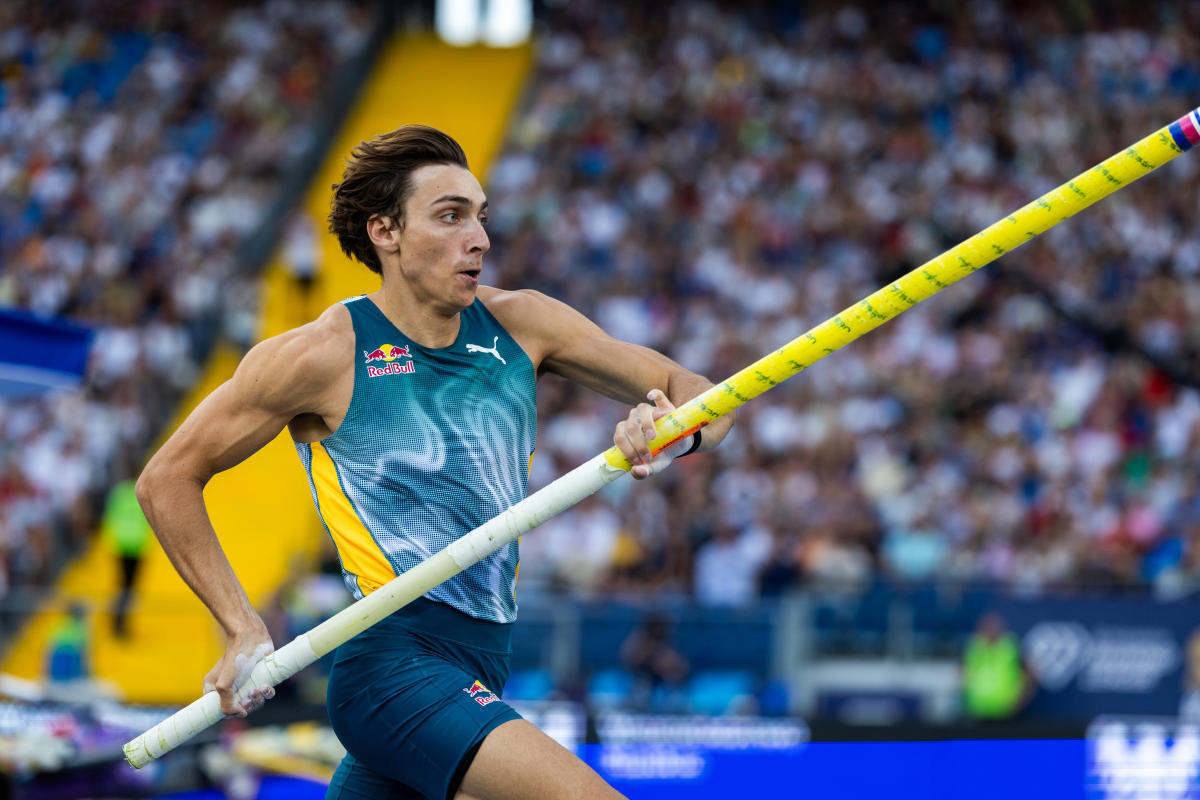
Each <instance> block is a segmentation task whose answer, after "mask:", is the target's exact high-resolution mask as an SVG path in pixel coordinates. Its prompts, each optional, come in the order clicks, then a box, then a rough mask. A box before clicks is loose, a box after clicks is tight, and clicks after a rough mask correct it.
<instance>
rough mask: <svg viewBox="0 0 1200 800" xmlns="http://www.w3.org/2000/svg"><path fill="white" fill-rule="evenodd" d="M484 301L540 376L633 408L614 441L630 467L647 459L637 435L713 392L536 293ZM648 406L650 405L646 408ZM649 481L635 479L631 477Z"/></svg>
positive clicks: (717, 428)
mask: <svg viewBox="0 0 1200 800" xmlns="http://www.w3.org/2000/svg"><path fill="white" fill-rule="evenodd" d="M481 297H482V298H483V299H484V301H485V302H486V303H487V304H488V308H489V309H490V310H491V311H492V313H493V314H495V315H496V317H497V318H498V319H499V320H500V321H501V322H502V323H503V324H504V326H505V327H506V328H507V329H508V330H509V331H510V332H512V334H513V335H514V337H516V338H517V341H518V343H519V344H520V345H521V347H522V348H524V349H525V351H526V353H528V354H529V355H530V358H532V359H533V362H534V366H535V367H536V368H537V369H538V372H539V373H541V372H542V371H547V372H553V373H555V374H558V375H561V376H562V377H564V378H567V379H568V380H571V381H574V382H576V383H580V384H582V385H584V386H587V387H589V388H591V389H593V390H595V391H597V392H599V393H600V394H603V395H605V396H606V397H611V398H613V399H614V400H619V401H621V402H624V403H629V404H630V405H632V406H635V408H634V411H633V413H631V414H630V418H629V419H628V420H626V421H624V422H622V423H621V424H619V425H618V426H617V431H616V433H615V434H614V437H613V440H614V443H615V444H616V445H617V446H618V447H620V448H621V450H622V452H624V453H625V455H626V457H629V458H630V461H631V462H633V463H635V464H638V463H646V462H648V460H649V455H650V448H649V445H648V444H647V442H646V437H645V436H641V435H636V431H637V429H638V428H641V429H642V430H643V431H646V430H649V431H651V432H652V431H653V427H654V420H656V419H658V418H659V417H661V416H663V415H664V414H665V413H667V412H669V411H670V410H672V409H673V408H674V407H675V406H676V405H681V404H683V403H685V402H687V401H688V400H691V399H692V398H693V397H695V396H696V395H698V394H700V393H702V392H704V391H705V390H707V389H708V388H710V387H711V386H712V385H713V384H712V382H711V381H709V380H708V379H707V378H705V377H703V376H701V375H697V374H696V373H694V372H692V371H690V370H688V369H685V368H684V367H682V366H681V365H679V364H678V363H676V362H675V361H672V360H671V359H670V358H667V357H666V356H665V355H663V354H662V353H659V352H657V351H655V350H651V349H650V348H648V347H642V346H641V345H636V344H631V343H630V342H623V341H621V340H619V339H614V338H613V337H612V336H609V335H608V334H607V333H605V332H604V330H603V329H602V328H600V326H599V325H597V324H596V323H594V322H592V321H591V320H589V319H588V318H587V317H585V316H583V315H582V314H580V313H579V312H578V311H576V310H575V309H573V308H571V307H570V306H568V305H566V304H565V303H561V302H559V301H557V300H553V299H551V298H550V297H547V296H546V295H544V294H541V293H540V292H534V291H529V290H526V291H520V292H498V291H496V290H491V292H489V293H487V294H486V295H485V294H484V293H483V292H482V291H481ZM655 389H657V390H660V391H661V392H662V393H663V395H664V396H663V397H662V398H661V399H656V398H654V397H650V394H651V392H652V391H653V390H655ZM647 399H650V400H652V401H653V402H654V406H650V405H649V404H647V403H646V400H647ZM732 425H733V415H732V414H727V415H726V416H724V417H722V418H720V419H718V420H716V421H715V422H713V423H712V424H711V425H709V426H708V427H706V428H705V429H704V435H703V437H702V442H701V445H700V450H702V451H703V450H711V449H712V448H714V447H716V446H717V445H718V444H720V442H721V440H722V439H724V438H725V435H726V434H727V433H728V432H729V429H730V427H731V426H732ZM651 435H652V433H651ZM631 456H632V457H631ZM634 457H636V458H637V460H636V461H635V460H634ZM646 474H649V473H648V472H645V471H638V470H635V472H634V475H635V477H645V475H646Z"/></svg>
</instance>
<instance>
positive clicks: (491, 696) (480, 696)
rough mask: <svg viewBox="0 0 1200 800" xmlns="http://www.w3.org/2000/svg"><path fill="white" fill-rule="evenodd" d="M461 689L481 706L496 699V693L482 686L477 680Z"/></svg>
mask: <svg viewBox="0 0 1200 800" xmlns="http://www.w3.org/2000/svg"><path fill="white" fill-rule="evenodd" d="M463 691H464V692H466V693H467V694H468V695H470V696H471V697H472V698H473V699H474V700H475V702H476V703H479V705H481V706H486V705H487V704H488V703H492V702H495V700H496V699H497V698H496V693H495V692H493V691H492V690H491V689H489V688H487V687H486V686H484V685H483V684H482V683H480V682H479V681H475V682H474V683H472V684H471V685H470V686H468V687H467V688H465V689H463Z"/></svg>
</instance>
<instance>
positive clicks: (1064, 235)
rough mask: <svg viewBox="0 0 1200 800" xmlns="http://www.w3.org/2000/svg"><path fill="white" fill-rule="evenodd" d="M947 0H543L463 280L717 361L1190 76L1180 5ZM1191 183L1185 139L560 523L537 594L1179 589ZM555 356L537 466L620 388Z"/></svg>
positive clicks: (1041, 184)
mask: <svg viewBox="0 0 1200 800" xmlns="http://www.w3.org/2000/svg"><path fill="white" fill-rule="evenodd" d="M801 8H804V10H803V11H801V10H800V9H801ZM937 8H939V9H941V11H929V10H921V9H919V8H917V7H915V5H914V4H903V3H890V4H862V5H859V6H855V5H852V4H843V3H833V4H816V5H815V6H810V7H801V6H795V5H793V4H785V3H778V4H772V3H757V4H749V5H748V6H747V5H746V4H739V5H737V6H734V5H732V4H712V3H679V4H674V5H672V6H670V8H669V9H663V8H660V7H658V6H643V5H640V4H632V3H631V4H614V3H608V2H598V0H597V1H585V2H572V3H569V4H555V5H553V6H552V7H551V8H550V12H549V15H548V18H547V20H546V21H545V25H544V30H543V39H542V41H541V45H540V47H539V49H538V62H537V67H536V73H535V76H534V78H533V81H532V84H531V86H530V88H529V89H528V92H527V95H526V100H525V102H524V104H523V105H522V107H521V108H520V109H519V110H518V112H517V114H516V117H515V119H514V120H513V123H512V125H511V128H510V133H509V138H508V141H507V143H506V145H505V147H504V150H503V152H502V154H501V156H500V157H499V159H498V161H497V162H496V163H495V164H494V166H493V168H492V170H491V173H490V176H489V178H488V189H489V199H490V201H491V207H492V212H493V213H492V215H491V220H492V231H493V249H492V253H491V254H489V262H488V266H487V269H488V270H489V271H490V275H487V276H485V278H486V279H487V280H488V282H493V283H495V284H496V285H499V286H503V287H516V286H529V287H533V288H537V289H541V290H543V291H545V292H547V293H549V294H551V295H553V296H556V297H559V298H561V299H563V300H566V301H567V302H570V303H572V304H573V305H575V306H576V307H577V308H579V309H581V310H582V311H584V312H585V313H587V314H589V315H590V316H592V317H593V318H594V319H596V320H597V321H598V322H599V323H600V324H601V325H603V326H604V327H605V328H606V329H607V330H608V331H610V332H611V333H613V334H614V335H617V336H619V337H621V338H624V339H628V340H632V341H635V342H639V343H643V344H646V345H649V346H652V347H655V348H658V349H661V350H663V351H664V352H666V353H668V354H669V355H671V356H672V357H674V358H675V359H676V360H678V361H679V362H681V363H682V364H684V365H685V366H687V367H689V368H691V369H693V370H696V371H698V372H701V373H704V374H706V375H708V376H709V377H710V378H712V379H713V380H720V379H722V378H725V377H727V376H729V375H731V374H733V373H734V372H736V371H737V370H739V369H741V368H742V367H744V366H746V365H747V364H749V363H751V362H752V361H754V360H756V359H758V358H760V357H762V356H763V355H765V354H767V353H768V352H770V351H771V350H772V349H773V348H775V347H777V346H779V345H781V344H783V343H785V342H787V341H789V340H790V339H792V338H793V337H795V336H797V335H799V334H801V333H803V332H804V331H805V330H807V329H809V328H810V327H813V326H815V325H817V324H819V323H821V322H823V321H824V320H826V319H827V318H829V317H831V316H832V315H833V314H835V313H836V312H838V311H840V310H841V309H843V308H845V307H847V306H849V305H851V304H852V303H854V302H856V301H857V300H859V299H861V298H863V297H865V296H867V295H868V294H870V293H871V292H873V291H874V290H876V289H877V288H880V287H881V286H883V285H885V284H886V283H888V282H889V281H891V280H894V279H895V278H897V277H899V276H900V275H902V274H904V273H905V272H907V271H909V270H911V269H913V268H915V267H916V266H918V265H920V264H922V263H924V262H925V261H927V260H929V259H931V258H933V257H935V256H937V255H938V254H939V253H941V252H942V251H943V250H945V249H947V248H949V247H950V246H953V245H954V244H956V243H957V242H959V241H961V240H963V239H965V238H967V237H968V236H970V235H971V234H974V233H975V232H977V231H979V230H981V229H983V228H984V227H986V226H988V225H990V224H991V223H993V222H995V221H997V220H999V219H1000V218H1001V217H1003V216H1004V215H1005V214H1007V213H1008V212H1009V211H1011V210H1013V209H1016V208H1018V207H1020V206H1022V205H1024V204H1025V203H1027V202H1029V201H1031V200H1033V199H1034V198H1036V197H1037V196H1038V195H1040V194H1042V193H1043V192H1046V191H1048V190H1049V189H1052V188H1053V187H1055V186H1057V185H1059V184H1060V183H1062V182H1064V181H1066V180H1067V179H1069V178H1070V177H1072V176H1074V175H1075V174H1078V173H1079V172H1082V171H1083V170H1085V169H1087V168H1089V167H1090V166H1092V165H1093V164H1095V163H1098V162H1099V161H1101V160H1102V159H1104V158H1106V157H1107V156H1109V155H1111V154H1113V153H1114V152H1117V151H1119V150H1121V149H1123V148H1124V147H1125V146H1127V145H1129V144H1132V143H1133V142H1135V141H1137V140H1138V139H1140V138H1141V137H1143V136H1145V135H1147V134H1149V133H1151V132H1153V131H1155V130H1157V129H1159V128H1160V127H1162V126H1163V125H1166V124H1167V123H1169V122H1171V121H1173V120H1175V119H1177V118H1178V117H1180V116H1181V115H1182V114H1183V113H1185V112H1186V111H1188V110H1189V109H1191V108H1193V107H1195V106H1196V104H1197V102H1198V98H1200V6H1197V5H1195V4H1177V3H1151V4H1149V6H1148V7H1147V6H1146V5H1145V4H1143V5H1142V6H1137V7H1132V6H1130V7H1126V6H1124V4H1032V3H1031V4H1019V5H1017V6H1015V8H1014V7H1010V6H1009V4H1002V3H997V2H992V1H991V0H975V1H974V2H970V3H961V4H941V5H939V6H937ZM1122 9H1124V10H1122ZM1198 190H1200V162H1198V161H1197V159H1196V157H1195V155H1194V154H1188V155H1185V156H1183V157H1180V158H1178V159H1176V160H1175V161H1174V162H1172V163H1171V164H1169V165H1167V166H1166V167H1163V168H1162V169H1160V170H1159V171H1158V172H1156V173H1155V174H1154V175H1152V176H1151V177H1148V178H1146V179H1145V180H1144V181H1142V182H1141V183H1139V184H1137V185H1135V186H1132V187H1128V188H1125V189H1123V190H1122V191H1121V192H1119V193H1117V194H1116V195H1114V196H1112V197H1110V198H1108V199H1107V200H1104V201H1103V202H1102V203H1101V204H1099V205H1098V206H1096V207H1094V208H1092V209H1090V210H1088V211H1086V212H1084V213H1083V214H1081V215H1080V216H1079V217H1077V218H1075V219H1072V220H1070V221H1068V222H1066V223H1064V224H1062V225H1060V226H1059V227H1058V228H1056V229H1054V230H1053V231H1051V232H1049V233H1047V234H1046V235H1044V236H1042V237H1041V238H1039V239H1038V240H1036V241H1035V242H1033V243H1031V244H1029V245H1026V246H1024V247H1023V248H1021V249H1020V250H1018V251H1016V252H1014V253H1012V254H1010V255H1007V256H1005V257H1004V258H1003V259H1002V260H1001V261H1000V262H999V263H997V264H994V265H992V266H990V267H988V268H987V270H985V271H983V272H981V273H980V274H976V275H974V276H972V277H970V278H967V279H965V280H963V281H962V282H960V283H959V284H957V285H955V286H954V287H952V288H950V289H947V290H946V291H944V292H942V293H941V294H940V295H939V296H937V297H936V298H933V299H930V300H929V301H927V302H926V303H925V304H923V305H921V306H920V307H917V308H915V309H913V310H911V311H908V312H907V313H906V314H904V315H903V316H902V317H900V318H899V319H898V320H896V321H894V322H891V323H889V324H888V325H886V326H885V327H884V328H882V329H881V330H878V331H876V332H874V333H871V334H869V335H868V336H867V337H865V338H864V339H862V340H861V341H858V342H856V343H854V344H852V345H850V346H848V347H846V348H844V349H842V350H840V351H838V352H837V353H835V354H834V355H832V356H831V357H830V358H828V359H827V360H826V361H823V362H822V363H820V364H818V365H816V366H814V367H812V368H811V369H809V370H808V371H806V372H805V373H804V374H803V375H801V376H799V377H797V378H795V379H793V380H792V381H790V382H789V383H787V384H785V385H783V386H781V387H779V388H777V389H775V390H773V391H772V392H770V393H768V394H767V395H764V396H763V397H761V398H759V399H757V400H755V401H754V402H753V403H751V404H749V405H748V406H746V407H744V408H743V409H741V410H740V411H739V412H738V422H737V426H736V427H735V430H734V433H733V434H732V435H731V436H730V438H729V439H727V440H726V443H725V444H724V445H722V447H721V448H720V449H719V450H718V451H716V452H715V453H713V454H711V455H706V456H700V457H689V458H686V459H684V460H682V461H680V462H678V463H677V464H676V465H675V466H674V467H672V469H671V470H670V471H668V472H667V473H666V474H664V475H662V476H659V477H656V478H654V479H652V480H650V481H645V482H643V483H641V484H639V485H637V486H632V482H623V483H618V484H614V485H613V486H612V487H610V488H609V489H608V490H606V491H605V493H603V494H601V495H600V496H598V497H596V498H594V499H592V500H590V501H588V502H585V503H583V504H580V505H579V506H577V507H576V508H574V509H572V510H570V511H568V512H567V513H565V514H563V515H561V516H559V517H558V518H556V519H554V520H552V521H551V522H549V523H547V524H546V525H545V526H543V528H542V529H540V530H538V531H535V532H533V533H531V534H530V535H528V536H526V537H525V538H524V539H523V541H522V545H521V546H522V567H521V591H522V592H523V593H525V594H524V595H523V596H526V597H528V596H529V593H537V592H541V591H559V590H562V591H574V592H579V593H583V594H590V595H597V594H612V593H617V594H625V593H639V592H645V591H648V590H653V591H655V592H658V593H662V592H672V591H675V592H678V593H681V594H689V593H690V594H693V595H694V596H695V597H697V598H698V599H700V600H701V601H704V602H709V603H716V604H743V603H748V602H751V601H753V600H754V598H756V597H758V596H762V595H771V594H776V593H780V592H785V591H788V590H789V589H791V588H794V587H797V586H817V587H831V589H837V588H838V587H842V588H845V587H857V586H864V585H866V584H867V583H869V582H870V581H872V580H874V579H876V578H878V577H880V576H882V577H884V578H886V579H889V580H894V581H896V582H899V583H909V582H920V581H929V580H940V581H980V582H988V583H998V584H1000V585H1003V586H1005V587H1009V588H1012V589H1014V590H1016V591H1020V592H1039V591H1043V590H1046V589H1048V588H1068V589H1089V590H1105V591H1114V590H1124V589H1128V588H1142V587H1146V586H1147V585H1153V586H1155V587H1157V588H1158V589H1159V590H1160V591H1162V592H1163V593H1166V594H1173V595H1179V594H1182V593H1185V592H1189V591H1192V590H1193V589H1194V588H1196V587H1197V586H1200V492H1198V489H1200V478H1198V476H1197V470H1196V464H1197V461H1196V456H1195V455H1194V452H1195V450H1196V445H1197V444H1200V394H1198V393H1197V390H1196V388H1195V386H1194V385H1189V384H1188V376H1189V375H1190V376H1200V359H1198V358H1197V353H1198V352H1200V349H1198V345H1200V333H1198V332H1197V331H1194V330H1191V329H1190V328H1189V326H1188V319H1189V318H1193V317H1195V315H1196V314H1197V312H1200V286H1198V285H1197V284H1196V282H1195V280H1194V279H1195V275H1196V273H1197V271H1198V270H1200V191H1198ZM1059 309H1069V310H1073V311H1078V312H1079V314H1080V315H1082V317H1083V321H1084V322H1085V323H1089V322H1090V323H1091V324H1090V326H1089V325H1087V324H1084V325H1080V324H1076V323H1072V322H1068V321H1066V320H1065V319H1064V317H1063V316H1062V315H1061V314H1060V313H1059ZM1097 327H1099V328H1103V329H1104V330H1105V331H1106V332H1107V333H1106V336H1105V337H1104V339H1103V340H1101V339H1099V338H1097V337H1096V336H1095V335H1094V334H1093V331H1092V330H1091V329H1095V328H1097ZM1147 356H1150V357H1152V358H1153V359H1156V360H1157V363H1158V364H1159V365H1160V366H1162V367H1163V368H1161V369H1160V368H1157V367H1154V366H1152V363H1154V362H1152V361H1151V360H1149V359H1148V358H1147ZM1169 376H1174V377H1169ZM1181 376H1182V377H1181ZM542 384H543V385H542V387H541V393H542V397H541V413H542V428H541V431H540V434H539V440H538V448H537V455H536V457H535V460H534V465H533V483H534V485H535V486H540V485H544V484H545V483H547V482H548V481H549V480H551V479H553V478H554V477H556V476H558V475H560V474H562V473H563V472H564V471H566V470H567V469H569V468H571V467H573V466H575V465H576V464H578V463H580V462H582V461H583V460H585V459H586V458H587V457H589V456H591V455H593V454H595V453H596V452H598V451H599V450H601V449H603V448H604V447H606V446H608V445H609V444H611V440H610V439H609V437H610V436H611V431H612V425H613V423H614V422H615V421H616V420H617V419H619V418H620V417H621V416H623V411H622V410H621V409H620V408H618V407H617V406H615V405H613V404H609V403H606V402H604V401H600V400H597V399H596V398H595V397H593V396H591V395H589V394H588V393H586V392H582V391H576V390H574V389H572V388H571V387H568V386H567V385H565V384H562V383H556V382H552V381H550V380H543V382H542Z"/></svg>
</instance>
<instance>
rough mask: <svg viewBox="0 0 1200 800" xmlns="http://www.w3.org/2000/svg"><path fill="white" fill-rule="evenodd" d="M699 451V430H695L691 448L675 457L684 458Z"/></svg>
mask: <svg viewBox="0 0 1200 800" xmlns="http://www.w3.org/2000/svg"><path fill="white" fill-rule="evenodd" d="M699 449H700V429H699V428H697V429H696V432H695V433H693V434H692V446H691V447H689V448H688V449H687V452H686V453H680V454H679V455H677V456H676V458H683V457H684V456H690V455H691V454H692V453H694V452H696V451H697V450H699Z"/></svg>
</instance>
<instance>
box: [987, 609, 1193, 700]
mask: <svg viewBox="0 0 1200 800" xmlns="http://www.w3.org/2000/svg"><path fill="white" fill-rule="evenodd" d="M994 608H995V610H996V611H997V612H999V613H1000V614H1001V616H1003V617H1004V619H1005V621H1006V622H1007V623H1008V625H1009V627H1010V628H1011V629H1012V630H1013V631H1015V632H1016V633H1017V634H1019V635H1020V637H1021V651H1022V654H1023V656H1024V658H1025V662H1026V664H1027V665H1028V666H1029V668H1030V670H1031V672H1032V673H1033V676H1034V678H1035V679H1036V681H1037V685H1038V690H1037V692H1036V694H1035V695H1034V696H1033V698H1032V700H1031V701H1030V703H1029V706H1028V708H1027V709H1026V710H1025V715H1026V717H1027V718H1029V719H1037V718H1054V719H1060V720H1061V719H1074V720H1081V721H1085V720H1090V719H1092V718H1094V717H1096V716H1099V715H1103V714H1136V715H1142V716H1145V715H1159V716H1168V717H1169V716H1176V715H1178V714H1179V713H1180V712H1181V706H1182V705H1183V699H1184V695H1185V692H1186V691H1187V690H1189V689H1196V688H1200V687H1197V686H1194V685H1193V684H1194V683H1195V682H1196V679H1197V677H1200V663H1192V662H1193V661H1200V647H1194V646H1189V642H1197V641H1200V604H1198V603H1196V602H1195V601H1178V602H1169V603H1167V602H1156V601H1154V600H1152V599H1149V598H1128V597H1123V598H1119V599H1118V598H1095V597H1090V598H1082V597H1081V598H1054V599H1044V598H1043V599H1028V600H1020V599H1011V598H1009V599H1003V600H998V601H997V603H996V605H995V607H994ZM1193 637H1196V638H1193ZM1188 676H1191V677H1190V678H1189V677H1188Z"/></svg>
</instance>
